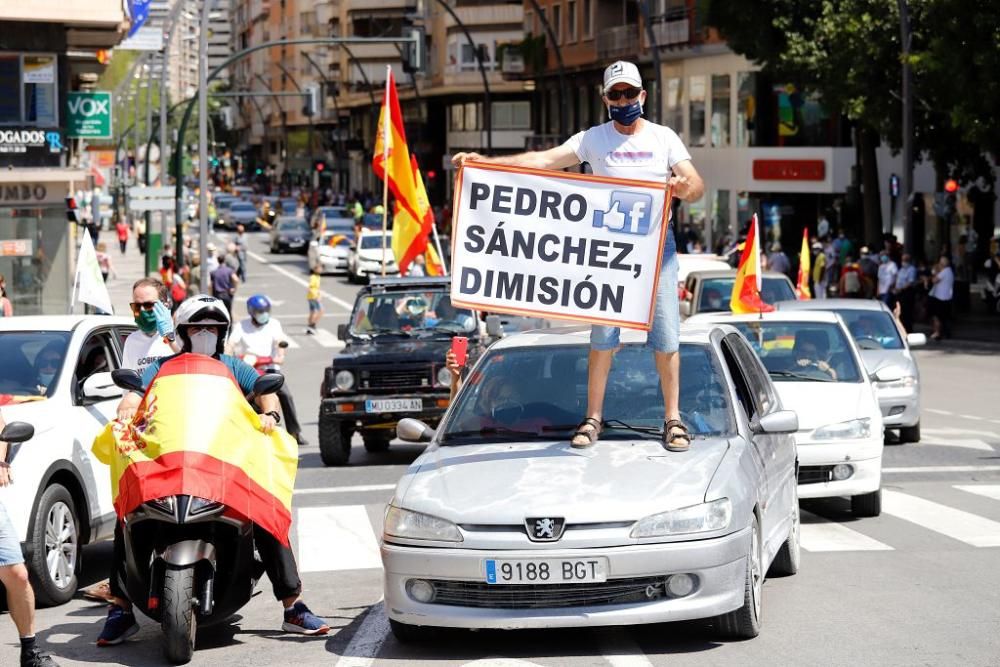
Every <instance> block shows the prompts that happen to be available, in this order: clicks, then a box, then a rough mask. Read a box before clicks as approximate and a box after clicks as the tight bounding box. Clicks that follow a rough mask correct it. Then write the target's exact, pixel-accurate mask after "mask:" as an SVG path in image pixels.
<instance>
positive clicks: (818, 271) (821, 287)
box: [812, 241, 828, 299]
mask: <svg viewBox="0 0 1000 667" xmlns="http://www.w3.org/2000/svg"><path fill="white" fill-rule="evenodd" d="M812 249H813V250H814V251H815V252H816V255H815V256H814V257H813V260H812V281H813V298H814V299H825V298H826V296H827V293H826V290H827V287H828V282H827V272H826V250H825V248H824V247H823V244H822V243H820V242H818V241H817V242H816V243H813V246H812Z"/></svg>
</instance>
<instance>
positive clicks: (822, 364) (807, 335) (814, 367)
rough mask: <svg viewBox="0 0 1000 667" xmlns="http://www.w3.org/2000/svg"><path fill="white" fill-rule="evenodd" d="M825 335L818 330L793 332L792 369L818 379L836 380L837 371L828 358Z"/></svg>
mask: <svg viewBox="0 0 1000 667" xmlns="http://www.w3.org/2000/svg"><path fill="white" fill-rule="evenodd" d="M827 347H828V345H827V341H826V335H825V334H823V333H821V332H818V331H799V332H798V333H796V334H795V347H794V348H793V349H792V351H793V353H794V356H795V368H794V370H795V371H796V372H798V373H801V374H803V375H808V376H810V377H815V378H817V379H820V380H836V379H837V371H835V370H834V369H833V367H832V366H831V365H830V363H829V360H828V358H827V357H828V349H827Z"/></svg>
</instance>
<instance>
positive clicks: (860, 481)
mask: <svg viewBox="0 0 1000 667" xmlns="http://www.w3.org/2000/svg"><path fill="white" fill-rule="evenodd" d="M687 322H692V323H694V322H697V323H705V322H715V323H720V324H721V323H725V324H732V325H734V326H735V327H736V328H737V329H739V330H740V332H741V333H743V335H744V336H746V337H747V340H749V341H750V344H751V346H752V347H753V348H754V350H755V351H756V352H757V356H759V357H760V360H761V361H762V362H763V363H764V366H765V367H766V368H767V371H768V373H769V374H770V376H771V379H772V380H773V381H774V386H775V387H777V389H778V395H779V396H781V401H782V403H783V404H784V406H785V407H786V408H788V409H789V410H794V411H795V412H796V413H798V416H799V430H798V432H796V434H795V443H796V445H797V447H798V452H799V498H828V497H835V496H850V498H851V511H852V512H853V513H854V514H855V516H878V515H879V514H880V513H881V512H882V447H883V437H884V434H883V424H882V411H881V409H880V408H879V402H878V395H877V393H876V391H875V387H874V385H873V384H872V378H870V377H869V375H868V372H867V371H866V370H865V366H864V363H863V362H862V360H861V354H860V352H859V351H858V348H857V345H856V344H855V342H854V339H853V338H852V337H851V335H850V333H849V332H848V330H847V327H845V326H844V322H843V320H842V319H841V318H840V316H838V315H836V314H834V313H830V312H826V311H814V312H807V311H780V312H772V313H764V314H763V316H761V315H732V314H728V315H723V314H711V315H709V314H703V315H697V316H694V317H691V318H689V319H688V320H687ZM890 372H895V371H890ZM876 379H878V380H879V381H883V380H890V379H892V378H890V377H888V376H881V375H879V374H876ZM896 379H898V378H896Z"/></svg>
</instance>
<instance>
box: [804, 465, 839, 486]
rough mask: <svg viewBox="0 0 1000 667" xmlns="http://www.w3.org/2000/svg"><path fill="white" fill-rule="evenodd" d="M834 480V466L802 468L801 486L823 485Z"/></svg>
mask: <svg viewBox="0 0 1000 667" xmlns="http://www.w3.org/2000/svg"><path fill="white" fill-rule="evenodd" d="M832 480H833V466H802V467H801V468H799V484H822V483H823V482H830V481H832Z"/></svg>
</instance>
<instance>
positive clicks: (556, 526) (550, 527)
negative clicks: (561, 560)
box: [524, 517, 566, 542]
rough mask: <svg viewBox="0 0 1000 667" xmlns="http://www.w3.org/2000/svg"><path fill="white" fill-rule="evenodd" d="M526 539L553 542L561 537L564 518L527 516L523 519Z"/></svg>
mask: <svg viewBox="0 0 1000 667" xmlns="http://www.w3.org/2000/svg"><path fill="white" fill-rule="evenodd" d="M524 527H525V529H526V530H527V532H528V539H529V540H531V541H532V542H555V541H556V540H558V539H559V538H560V537H562V534H563V530H564V529H565V528H566V519H563V518H562V517H528V518H527V519H525V520H524Z"/></svg>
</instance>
